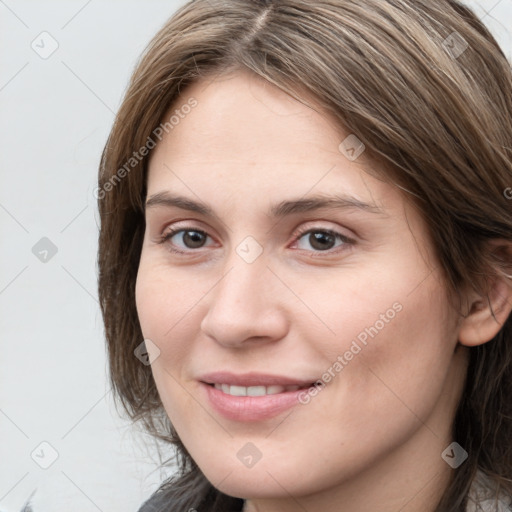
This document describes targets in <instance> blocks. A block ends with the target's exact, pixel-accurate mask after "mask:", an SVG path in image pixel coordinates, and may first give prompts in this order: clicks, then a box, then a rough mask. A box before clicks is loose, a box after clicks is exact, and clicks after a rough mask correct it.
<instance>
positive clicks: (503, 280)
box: [459, 272, 512, 347]
mask: <svg viewBox="0 0 512 512" xmlns="http://www.w3.org/2000/svg"><path fill="white" fill-rule="evenodd" d="M511 311H512V276H509V275H507V274H504V273H502V272H501V273H500V275H499V276H496V277H494V278H493V280H492V281H491V283H490V287H489V291H488V294H487V296H485V297H482V296H479V297H475V298H474V299H473V301H472V302H471V306H470V309H469V312H468V313H467V315H466V316H465V317H464V318H463V319H462V320H461V323H460V328H459V342H460V344H462V345H466V346H468V347H474V346H477V345H482V344H484V343H487V342H488V341H490V340H492V339H493V338H494V337H495V336H496V335H497V334H498V332H499V331H500V330H501V328H502V327H503V325H504V324H505V322H506V321H507V319H508V318H509V316H510V315H511Z"/></svg>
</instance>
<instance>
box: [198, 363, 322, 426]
mask: <svg viewBox="0 0 512 512" xmlns="http://www.w3.org/2000/svg"><path fill="white" fill-rule="evenodd" d="M317 380H318V379H317ZM317 380H297V379H294V378H289V377H284V376H275V375H263V374H256V373H251V374H244V375H236V374H232V373H228V372H217V373H214V374H209V375H205V376H203V377H202V378H201V379H200V380H199V383H200V385H201V388H202V389H204V391H205V394H206V401H207V403H208V404H209V405H210V407H211V408H212V409H213V410H214V411H215V412H217V413H219V414H221V415H222V416H224V417H225V418H227V419H229V420H232V421H242V422H243V421H246V422H247V421H252V422H255V421H262V420H266V419H269V418H272V417H275V416H277V415H279V414H281V413H283V412H284V411H286V410H288V409H290V408H292V407H294V406H296V405H298V404H300V403H301V402H300V401H299V398H300V395H301V394H302V393H305V392H307V391H306V390H308V389H309V388H310V387H312V386H313V385H314V383H315V382H317Z"/></svg>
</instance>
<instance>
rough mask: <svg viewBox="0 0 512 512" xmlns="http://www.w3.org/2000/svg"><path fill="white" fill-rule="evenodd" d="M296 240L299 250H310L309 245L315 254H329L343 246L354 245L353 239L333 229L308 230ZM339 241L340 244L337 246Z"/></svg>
mask: <svg viewBox="0 0 512 512" xmlns="http://www.w3.org/2000/svg"><path fill="white" fill-rule="evenodd" d="M296 239H297V240H298V242H297V245H298V246H299V249H305V250H309V248H308V247H307V245H309V247H312V248H313V249H314V252H327V251H331V250H332V249H335V248H338V247H341V246H345V245H353V244H354V240H352V239H351V238H348V237H346V236H345V235H342V234H341V233H338V232H336V231H333V230H331V229H318V228H313V229H308V230H307V231H304V232H302V233H299V235H298V236H297V237H296ZM301 240H304V242H305V243H304V242H302V243H301ZM337 240H338V241H339V243H338V244H337V245H336V241H337ZM301 245H302V246H301ZM334 252H338V251H334Z"/></svg>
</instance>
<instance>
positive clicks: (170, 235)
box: [159, 227, 209, 254]
mask: <svg viewBox="0 0 512 512" xmlns="http://www.w3.org/2000/svg"><path fill="white" fill-rule="evenodd" d="M207 238H209V236H208V234H207V233H206V232H204V231H202V230H200V229H195V228H186V227H185V228H179V229H173V230H171V231H169V232H167V233H165V234H164V235H163V236H162V239H161V240H160V242H159V243H161V244H165V243H167V244H168V245H169V249H170V250H171V252H174V253H179V254H186V253H188V252H192V251H193V250H194V249H201V248H202V247H204V244H205V240H206V239H207ZM173 239H174V240H173ZM180 243H181V245H180ZM187 249H189V250H187Z"/></svg>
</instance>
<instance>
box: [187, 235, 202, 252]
mask: <svg viewBox="0 0 512 512" xmlns="http://www.w3.org/2000/svg"><path fill="white" fill-rule="evenodd" d="M191 233H192V235H191ZM202 237H203V235H202V233H198V232H197V231H185V233H183V242H184V243H185V245H186V246H187V247H188V248H189V249H195V248H197V247H201V245H202V243H203V240H202Z"/></svg>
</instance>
